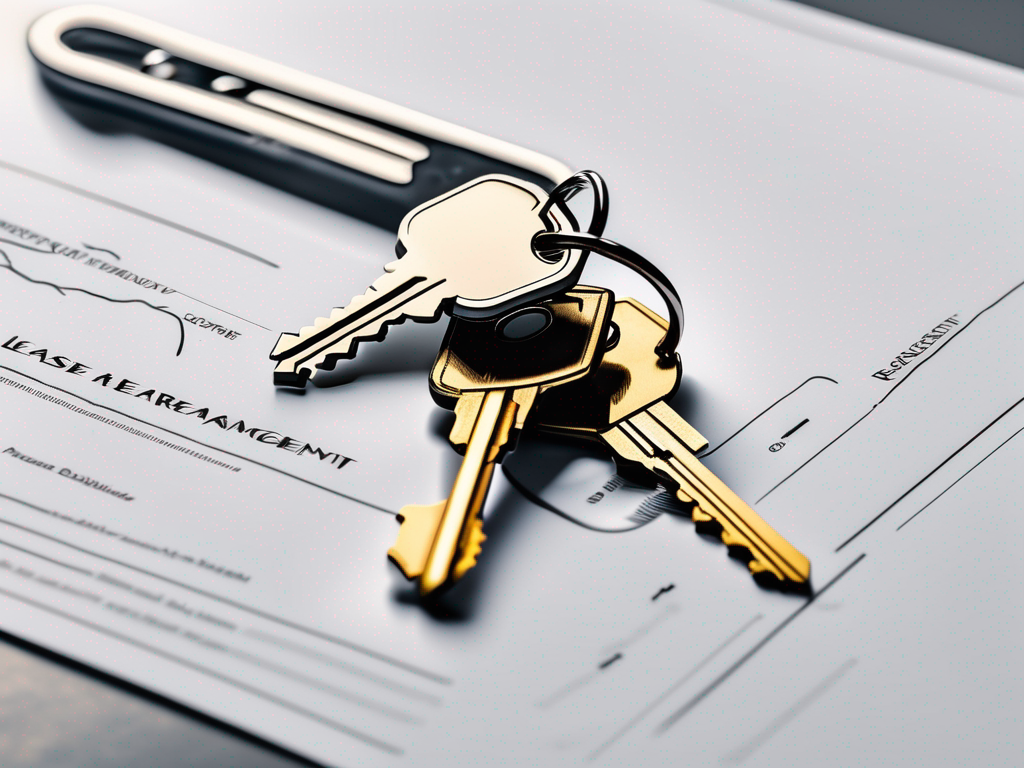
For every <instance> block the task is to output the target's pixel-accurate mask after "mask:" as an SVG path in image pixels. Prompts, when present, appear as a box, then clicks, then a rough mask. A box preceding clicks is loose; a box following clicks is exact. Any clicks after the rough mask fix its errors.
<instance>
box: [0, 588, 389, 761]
mask: <svg viewBox="0 0 1024 768" xmlns="http://www.w3.org/2000/svg"><path fill="white" fill-rule="evenodd" d="M0 594H2V595H6V596H7V597H9V598H11V599H12V600H17V601H18V602H21V603H24V604H25V605H30V606H32V607H33V608H37V609H39V610H41V611H45V612H46V613H49V614H52V615H54V616H59V617H60V618H62V619H66V620H68V621H72V622H74V623H76V624H79V625H81V626H83V627H86V628H88V629H91V630H93V631H94V632H98V633H100V634H101V635H106V636H107V637H111V638H114V639H115V640H119V641H120V642H122V643H127V644H128V645H134V646H135V647H136V648H141V649H142V650H144V651H146V652H147V653H151V654H153V655H154V656H159V657H160V658H162V659H166V660H168V661H172V662H174V663H176V664H180V665H181V666H183V667H186V668H188V669H191V670H193V671H196V672H199V673H201V674H204V675H207V676H209V677H212V678H215V679H217V680H220V681H222V682H224V683H227V684H228V685H231V686H234V687H235V688H238V689H239V690H242V691H245V692H246V693H251V694H253V695H254V696H258V697H259V698H261V699H265V700H267V701H269V702H271V703H273V704H276V705H277V706H279V707H282V708H284V709H287V710H289V711H290V712H294V713H295V714H297V715H302V716H303V717H306V718H308V719H310V720H313V721H315V722H318V723H320V724H321V725H325V726H327V727H328V728H331V729H332V730H334V731H337V732H338V733H343V734H345V735H346V736H351V737H352V738H354V739H357V740H358V741H361V742H363V743H364V744H367V745H369V746H371V747H376V748H377V749H379V750H381V751H383V752H387V753H389V754H392V755H401V754H402V750H401V749H399V748H398V747H396V746H394V745H392V744H388V743H387V742H386V741H381V740H380V739H377V738H375V737H373V736H370V735H369V734H366V733H363V732H362V731H358V730H356V729H355V728H350V727H349V726H347V725H344V724H343V723H339V722H337V721H335V720H331V719H330V718H327V717H323V716H322V715H318V714H316V713H315V712H310V711H309V710H308V709H304V708H303V707H300V706H298V705H297V704H293V703H292V702H290V701H287V700H286V699H282V698H280V697H278V696H275V695H274V694H272V693H268V692H267V691H264V690H261V689H259V688H256V687H254V686H252V685H249V684H248V683H243V682H242V681H241V680H236V679H234V678H232V677H229V676H227V675H225V674H222V673H220V672H217V671H215V670H212V669H209V668H208V667H204V666H202V665H201V664H196V663H195V662H193V661H189V660H188V659H183V658H181V657H180V656H176V655H175V654H173V653H168V652H167V651H163V650H161V649H159V648H155V647H153V646H151V645H148V644H147V643H143V642H142V641H140V640H136V639H134V638H131V637H128V636H127V635H122V634H121V633H120V632H115V631H114V630H111V629H107V628H106V627H103V626H100V625H99V624H94V623H93V622H91V621H88V620H86V619H82V618H80V617H78V616H74V615H72V614H70V613H65V612H64V611H62V610H60V609H58V608H54V607H52V606H49V605H46V604H44V603H40V602H37V601H36V600H33V599H31V598H29V597H25V596H24V595H19V594H18V593H16V592H11V591H9V590H7V589H3V588H2V587H0Z"/></svg>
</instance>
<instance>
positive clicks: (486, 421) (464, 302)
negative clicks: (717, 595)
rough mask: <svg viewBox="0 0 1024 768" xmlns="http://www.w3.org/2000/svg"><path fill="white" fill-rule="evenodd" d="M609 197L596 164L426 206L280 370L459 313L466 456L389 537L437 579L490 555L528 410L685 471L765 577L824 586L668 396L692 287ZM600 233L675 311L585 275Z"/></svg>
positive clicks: (639, 462) (280, 347) (451, 369)
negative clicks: (662, 266)
mask: <svg viewBox="0 0 1024 768" xmlns="http://www.w3.org/2000/svg"><path fill="white" fill-rule="evenodd" d="M595 180H596V181H595ZM584 184H593V185H595V189H594V192H595V214H594V217H593V221H592V222H591V225H590V227H589V230H588V233H587V234H586V235H584V233H579V232H577V231H576V229H577V224H576V220H575V218H574V216H573V215H572V213H571V212H570V211H569V209H568V208H567V207H566V206H565V205H564V203H565V201H566V200H567V199H568V198H569V197H571V196H572V194H575V192H576V191H578V190H579V189H580V188H581V186H582V185H584ZM604 205H606V191H605V190H604V189H603V182H600V178H599V177H597V175H596V174H593V173H592V172H585V173H584V174H579V175H578V176H577V177H573V179H571V180H570V181H569V182H565V183H563V184H562V185H559V187H557V188H556V189H555V191H554V192H552V193H551V195H550V196H549V195H548V194H547V193H545V192H544V191H543V190H541V189H540V188H539V187H536V186H535V185H533V184H530V183H528V182H524V181H520V180H518V179H514V178H512V177H507V176H499V175H491V176H484V177H481V178H479V179H477V180H475V181H472V182H470V183H468V184H465V185H463V186H461V187H459V188H458V189H455V190H453V191H452V192H449V193H447V194H445V195H442V196H440V197H438V198H436V199H434V200H431V201H428V202H427V203H424V204H423V205H420V206H418V207H417V208H415V209H413V210H412V211H410V212H409V213H408V214H407V215H406V217H405V219H404V220H403V222H402V225H401V227H400V230H399V239H398V245H397V247H396V251H397V254H398V257H399V258H398V260H397V261H394V262H391V263H390V264H388V265H387V266H386V267H385V274H384V275H383V276H381V277H380V278H379V279H378V280H377V281H375V282H374V283H373V285H372V286H370V288H369V289H368V290H367V291H366V293H364V294H362V295H361V296H357V297H355V298H354V299H352V300H351V301H350V302H349V303H348V304H347V305H346V306H344V307H341V308H336V309H334V310H333V311H332V312H330V313H329V315H328V316H326V317H322V318H319V319H318V320H316V321H315V322H314V323H313V324H312V325H310V326H307V327H305V328H303V329H302V330H301V331H300V332H299V333H297V334H282V336H281V338H280V339H279V341H278V343H277V346H276V347H275V348H274V351H273V352H272V353H271V359H272V360H274V361H275V363H276V367H275V370H274V381H275V383H277V384H279V385H285V386H303V385H305V383H306V382H307V381H308V380H309V378H310V377H312V376H315V374H316V372H317V371H318V370H323V369H331V368H333V367H334V366H335V364H336V363H337V362H338V361H339V360H341V359H344V358H349V357H352V356H353V355H354V354H355V352H356V347H357V345H358V343H359V342H360V341H368V340H380V339H382V338H383V337H384V335H385V333H386V332H387V327H388V325H390V324H395V323H401V322H403V321H404V320H406V319H412V320H416V321H419V322H427V321H436V320H438V319H440V317H441V315H442V314H444V313H447V314H449V315H451V319H450V321H449V326H448V330H447V333H446V334H445V337H444V340H443V342H442V345H441V349H440V351H439V353H438V356H437V359H436V361H435V363H434V365H433V367H432V369H431V372H430V389H431V393H432V395H433V397H434V399H435V401H436V402H437V403H438V404H439V405H441V406H442V407H445V408H448V409H449V410H452V411H454V413H455V423H454V426H453V428H452V431H451V434H450V436H449V439H450V442H451V444H452V447H453V448H454V449H455V450H456V451H457V452H459V453H460V454H462V455H463V460H462V464H461V467H460V469H459V471H458V474H457V476H456V479H455V482H454V485H453V487H452V492H451V494H450V495H449V497H448V498H447V499H446V500H444V501H441V502H438V503H436V504H429V505H411V504H410V505H407V506H405V507H403V508H402V509H401V511H400V513H399V515H398V520H399V522H400V528H399V531H398V536H397V539H396V541H395V543H394V545H393V546H392V547H391V549H390V550H389V551H388V556H389V557H390V559H391V560H392V561H393V562H394V563H395V564H396V565H397V566H398V568H399V569H400V570H401V572H402V573H403V574H404V575H405V576H406V578H408V579H410V580H416V581H417V582H418V585H419V591H420V594H421V595H423V596H429V595H433V594H435V593H437V592H438V591H439V590H442V589H444V588H446V587H449V586H451V585H452V584H453V583H455V582H456V581H458V580H459V579H461V578H462V577H463V576H464V575H465V574H466V572H468V571H469V570H470V569H471V568H472V567H473V566H474V565H476V562H477V557H478V556H479V555H480V552H481V547H482V545H483V542H484V540H485V538H486V536H485V535H484V531H483V519H482V515H481V513H482V510H483V507H484V503H485V501H486V498H487V492H488V488H489V486H490V482H491V478H492V475H493V473H494V469H495V466H496V465H497V464H498V463H500V462H501V460H502V459H503V458H504V456H505V455H506V454H507V453H508V452H509V451H511V450H513V449H514V447H515V444H516V439H517V437H518V435H519V434H520V433H521V432H522V430H523V429H526V428H530V429H534V430H536V431H538V432H541V433H550V434H557V435H562V436H570V437H577V438H579V439H583V440H590V441H597V442H600V443H603V444H604V445H605V446H607V447H608V448H609V449H610V450H611V452H612V453H613V455H614V457H615V459H616V461H617V463H618V464H619V465H620V467H631V468H633V469H635V470H637V471H641V472H647V473H650V475H651V477H652V478H654V479H656V480H657V481H659V482H661V483H663V484H665V485H666V486H668V487H670V488H671V489H673V490H674V492H675V494H676V496H677V498H678V499H679V501H680V502H682V503H683V504H684V505H687V506H688V507H689V508H690V509H691V510H692V512H691V514H692V517H693V520H694V522H695V523H697V525H698V529H700V530H714V531H716V532H717V533H718V535H719V536H720V538H721V540H722V542H723V543H725V544H726V545H727V546H728V547H729V549H730V552H731V553H732V554H734V555H736V556H738V557H741V558H743V559H745V560H746V561H747V564H748V567H749V570H750V572H751V573H752V574H753V575H754V577H755V579H757V580H758V581H759V582H762V583H766V584H774V585H778V586H782V587H801V586H806V585H807V583H808V580H809V578H810V563H809V562H808V560H807V558H806V557H804V556H803V555H802V554H801V553H800V552H799V551H798V550H797V549H796V548H795V547H793V545H792V544H790V543H789V542H788V541H786V540H785V539H784V538H783V537H782V536H780V535H779V534H778V533H776V531H775V530H774V529H772V528H771V527H770V526H769V525H768V524H767V523H766V522H765V521H764V520H762V519H761V517H760V516H759V515H758V514H757V513H756V512H754V510H753V509H751V508H750V507H749V506H748V505H747V504H746V503H744V502H743V500H742V499H740V498H739V496H737V495H736V494H735V493H733V492H732V491H731V490H730V489H729V488H728V487H727V486H726V485H725V483H723V482H722V481H721V480H720V479H719V478H717V477H716V476H715V475H714V474H713V473H712V472H710V471H709V470H708V469H707V468H706V467H705V466H704V465H703V464H702V463H701V462H700V460H699V458H698V456H697V455H698V454H699V452H700V451H702V450H703V449H704V448H706V447H707V441H706V440H705V439H704V438H703V437H702V436H701V435H700V433H699V432H697V430H695V429H694V428H693V427H692V426H690V425H689V424H688V423H687V422H686V421H685V420H684V419H683V418H682V417H681V416H679V415H678V414H677V413H676V412H675V411H674V410H672V408H671V407H670V406H669V405H668V404H667V402H666V401H667V399H668V398H670V397H671V396H672V395H673V394H674V393H675V391H676V388H677V387H678V385H679V380H680V377H681V374H682V366H681V364H680V361H679V358H678V355H676V354H675V352H674V345H675V341H676V340H677V339H678V333H679V329H680V327H681V319H680V317H678V313H677V312H676V311H675V310H674V309H673V307H674V306H675V304H676V303H677V297H676V294H675V292H674V289H672V288H671V286H670V284H668V282H667V279H666V278H664V276H662V275H661V273H660V272H658V271H657V270H656V269H655V268H653V266H650V265H649V264H648V263H647V262H646V261H645V260H643V259H642V257H639V256H638V255H636V254H633V252H631V251H629V250H628V249H626V248H624V247H622V246H619V245H617V244H616V243H612V242H611V241H608V240H604V239H603V238H601V237H600V234H601V230H602V229H603V226H604V220H605V218H606V211H605V210H604V208H603V206H604ZM545 243H550V244H554V245H555V246H557V247H555V248H553V247H548V248H544V247H543V245H544V244H545ZM559 248H560V249H561V250H559ZM590 251H593V252H596V253H600V254H604V255H609V256H611V257H612V258H617V259H618V260H620V261H623V262H625V263H630V262H632V263H631V264H630V265H631V266H634V267H635V268H638V270H639V271H641V272H642V273H644V274H645V276H647V277H648V278H649V279H651V281H652V283H654V284H655V285H656V287H658V288H659V290H660V291H661V293H662V295H663V296H666V298H667V299H669V309H670V316H671V317H670V320H666V319H664V318H662V317H660V316H659V315H657V314H656V313H655V312H653V311H651V310H650V309H648V308H647V307H645V306H643V305H642V304H640V303H639V302H637V301H635V300H633V299H624V300H620V301H615V298H614V295H613V294H612V292H611V291H609V290H607V289H604V288H597V287H588V286H583V285H577V281H578V279H579V276H580V273H581V272H582V269H583V266H584V264H585V261H586V258H587V255H588V252H590ZM622 254H626V255H622ZM673 297H675V299H676V301H675V302H673V301H672V299H673ZM666 345H668V346H670V347H671V349H669V350H668V351H666Z"/></svg>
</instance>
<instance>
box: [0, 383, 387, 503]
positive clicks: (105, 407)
mask: <svg viewBox="0 0 1024 768" xmlns="http://www.w3.org/2000/svg"><path fill="white" fill-rule="evenodd" d="M0 368H3V369H4V370H5V371H10V372H11V373H16V374H18V375H19V376H24V377H25V378H26V379H31V380H32V381H34V382H36V383H37V384H41V385H42V386H44V387H49V388H50V389H55V390H57V391H58V392H63V393H64V394H65V395H67V396H68V397H74V398H76V399H78V400H81V401H82V402H83V403H88V404H89V405H91V406H92V407H93V408H102V409H103V410H105V411H110V412H111V413H116V414H117V415H118V416H121V417H123V418H125V419H131V420H132V421H137V422H138V423H139V424H145V425H146V426H147V427H152V428H153V429H159V430H161V431H162V432H166V433H167V434H169V435H174V436H175V437H179V438H181V439H182V440H188V441H189V442H190V443H195V444H196V445H201V446H203V447H204V448H208V449H210V450H211V451H220V452H221V453H223V454H226V455H227V456H232V457H234V458H236V459H241V460H242V461H248V462H249V463H250V464H255V465H256V466H258V467H263V468H264V469H269V470H270V471H271V472H277V473H278V474H279V475H284V476H285V477H290V478H292V479H293V480H298V481H299V482H300V483H305V484H306V485H311V486H313V487H314V488H319V489H320V490H321V491H327V492H328V493H332V494H334V495H335V496H340V497H341V498H343V499H346V500H348V501H354V502H356V503H357V504H362V505H363V506H364V507H369V508H370V509H375V510H377V511H378V512H386V513H387V514H389V515H395V514H396V513H395V512H392V511H391V510H390V509H385V508H384V507H378V506H377V505H376V504H372V503H370V502H369V501H363V500H362V499H357V498H356V497H355V496H349V495H348V494H347V493H342V492H341V491H336V490H334V489H333V488H328V487H327V486H325V485H320V484H319V483H314V482H313V481H312V480H307V479H306V478H304V477H299V476H298V475H293V474H292V473H291V472H285V471H284V470H283V469H278V468H277V467H272V466H270V465H269V464H264V463H263V462H261V461H256V460H255V459H250V458H249V457H248V456H243V455H241V454H239V453H232V452H231V451H226V450H224V449H223V448H218V447H217V446H215V445H209V444H208V443H204V442H202V441H200V440H195V439H193V438H191V437H189V436H188V435H183V434H181V433H180V432H175V431H174V430H173V429H167V427H161V426H160V425H159V424H153V423H151V422H148V421H146V420H145V419H139V418H137V417H135V416H132V415H130V414H127V413H125V412H124V411H119V410H117V409H116V408H111V407H110V406H108V405H102V404H100V403H94V402H93V401H92V400H90V399H88V398H86V397H82V396H81V395H78V394H75V393H74V392H69V391H68V390H66V389H63V388H61V387H57V386H54V385H53V384H49V383H47V382H45V381H43V380H42V379H37V378H36V377H35V376H29V375H28V374H27V373H24V372H22V371H19V370H18V369H17V368H11V367H9V366H6V365H0Z"/></svg>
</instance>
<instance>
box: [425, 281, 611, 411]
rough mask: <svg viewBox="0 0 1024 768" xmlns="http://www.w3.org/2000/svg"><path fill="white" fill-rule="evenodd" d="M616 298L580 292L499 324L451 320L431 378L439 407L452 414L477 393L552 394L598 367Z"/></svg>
mask: <svg viewBox="0 0 1024 768" xmlns="http://www.w3.org/2000/svg"><path fill="white" fill-rule="evenodd" d="M612 298H613V297H612V294H611V292H610V291H607V290H605V289H603V288H590V287H588V286H577V287H576V288H574V289H573V290H571V291H568V292H567V293H566V294H565V295H563V296H560V297H558V298H555V299H548V300H547V301H543V302H539V303H536V304H533V305H531V306H529V307H523V308H520V309H518V310H515V311H513V312H510V313H508V314H506V315H504V316H503V317H500V318H498V319H497V320H488V321H480V320H467V319H464V318H459V317H453V318H452V319H451V321H450V323H449V325H448V331H447V333H446V334H445V337H444V341H443V342H442V344H441V350H440V352H439V353H438V355H437V359H436V360H435V361H434V366H433V368H432V369H431V371H430V389H431V394H432V395H433V396H434V400H435V401H436V402H437V403H438V405H441V406H442V407H444V408H448V409H449V410H454V409H455V405H456V404H457V402H458V399H459V398H460V397H461V396H463V395H466V394H469V393H472V392H484V391H491V390H496V389H517V390H518V389H526V388H530V387H541V388H544V387H553V386H555V385H556V384H558V385H561V384H564V383H566V382H571V381H573V380H575V379H578V378H581V377H583V376H586V374H587V373H588V372H589V371H590V370H591V369H592V368H593V367H594V365H596V364H597V363H598V362H600V359H601V348H602V345H603V341H604V338H605V336H606V335H607V333H608V323H609V319H610V317H611V307H612Z"/></svg>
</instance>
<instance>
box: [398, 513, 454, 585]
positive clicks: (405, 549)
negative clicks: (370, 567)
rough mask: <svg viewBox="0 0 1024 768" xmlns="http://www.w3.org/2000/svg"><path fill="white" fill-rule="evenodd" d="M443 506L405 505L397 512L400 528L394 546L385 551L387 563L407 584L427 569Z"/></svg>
mask: <svg viewBox="0 0 1024 768" xmlns="http://www.w3.org/2000/svg"><path fill="white" fill-rule="evenodd" d="M445 503H446V502H444V501H439V502H437V503H436V504H407V505H406V506H404V507H402V509H401V510H399V512H398V515H397V520H398V522H399V523H400V524H401V527H400V528H399V529H398V537H397V538H396V539H395V544H394V546H392V547H391V548H390V549H389V550H388V559H390V560H391V562H393V563H394V564H395V565H397V566H398V570H400V571H401V572H402V575H403V576H405V578H407V579H409V580H410V581H412V580H413V579H416V578H419V576H420V575H421V574H422V573H423V569H424V568H426V565H427V558H428V557H429V556H430V547H431V546H432V545H433V543H434V533H435V532H436V531H437V526H438V525H439V524H440V521H441V516H442V515H443V514H444V507H445Z"/></svg>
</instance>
